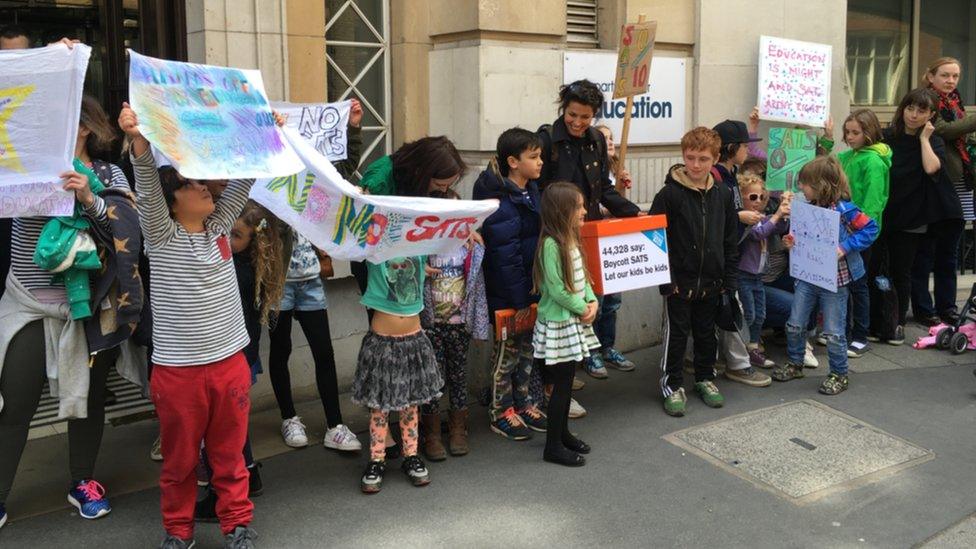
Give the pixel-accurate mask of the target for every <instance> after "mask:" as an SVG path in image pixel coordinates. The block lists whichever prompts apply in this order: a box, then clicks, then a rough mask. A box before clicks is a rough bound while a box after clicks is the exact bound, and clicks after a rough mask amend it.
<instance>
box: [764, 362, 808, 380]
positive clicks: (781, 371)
mask: <svg viewBox="0 0 976 549" xmlns="http://www.w3.org/2000/svg"><path fill="white" fill-rule="evenodd" d="M770 377H772V378H773V379H775V380H776V381H789V380H791V379H798V378H801V377H803V365H802V364H793V363H792V362H787V363H786V364H783V365H782V366H777V367H775V368H773V372H772V373H771V374H770Z"/></svg>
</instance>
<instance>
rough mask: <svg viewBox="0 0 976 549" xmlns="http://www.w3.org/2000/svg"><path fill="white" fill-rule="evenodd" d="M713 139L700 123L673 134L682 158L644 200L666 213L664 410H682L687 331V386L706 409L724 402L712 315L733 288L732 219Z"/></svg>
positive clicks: (735, 254)
mask: <svg viewBox="0 0 976 549" xmlns="http://www.w3.org/2000/svg"><path fill="white" fill-rule="evenodd" d="M721 144H722V140H721V138H720V137H719V135H718V133H716V132H715V131H713V130H710V129H708V128H705V127H698V128H695V129H693V130H691V131H689V132H688V133H686V134H685V135H684V137H682V138H681V155H682V156H683V157H684V161H685V163H684V164H683V165H681V164H678V165H675V166H673V167H672V168H671V170H670V171H669V172H668V176H667V179H666V180H665V182H664V187H663V188H662V189H661V190H660V191H659V192H658V193H657V195H656V196H655V197H654V202H653V203H652V204H651V210H650V213H651V214H664V215H666V216H667V219H668V228H667V235H668V259H669V262H670V269H671V284H667V285H665V286H662V287H661V293H662V294H663V295H664V296H665V304H664V309H665V313H666V314H667V324H666V325H665V326H666V329H665V333H664V338H665V347H664V357H663V358H662V361H661V362H662V364H661V366H662V369H663V370H664V377H662V378H661V390H662V392H663V394H664V411H665V413H667V414H668V415H671V416H683V415H684V413H685V406H686V403H687V397H685V391H684V388H683V387H682V384H683V381H684V379H683V372H682V361H683V357H684V351H685V345H686V344H687V342H688V336H689V334H690V335H693V336H694V353H695V359H694V365H695V391H696V392H698V394H699V395H701V398H702V400H703V401H704V402H705V404H706V405H708V406H710V407H712V408H720V407H722V405H724V403H725V399H724V397H723V396H722V394H721V393H719V391H718V388H717V387H716V386H715V383H713V380H714V379H715V370H714V365H715V354H716V350H717V340H716V337H715V317H716V313H717V310H718V308H719V305H720V303H721V299H722V294H723V293H731V292H733V291H734V290H735V287H736V278H735V268H736V264H737V262H738V247H737V241H738V239H737V224H738V218H737V216H736V212H735V206H734V205H733V201H732V195H731V193H730V192H729V189H728V188H727V187H726V186H725V185H723V184H722V183H721V182H717V181H715V179H714V177H713V176H712V174H711V170H712V166H713V165H714V164H715V161H716V160H717V159H718V156H719V148H720V147H721Z"/></svg>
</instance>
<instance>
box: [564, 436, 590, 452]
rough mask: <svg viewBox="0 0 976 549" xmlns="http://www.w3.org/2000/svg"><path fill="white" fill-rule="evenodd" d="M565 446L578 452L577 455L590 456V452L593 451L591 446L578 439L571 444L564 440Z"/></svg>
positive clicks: (571, 441)
mask: <svg viewBox="0 0 976 549" xmlns="http://www.w3.org/2000/svg"><path fill="white" fill-rule="evenodd" d="M563 446H564V447H565V448H566V449H567V450H572V451H574V452H576V453H577V454H589V453H590V450H591V448H590V445H589V444H587V443H585V442H583V441H582V440H580V439H578V438H574V439H572V440H570V441H569V442H567V441H565V440H564V441H563Z"/></svg>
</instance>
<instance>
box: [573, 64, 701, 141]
mask: <svg viewBox="0 0 976 549" xmlns="http://www.w3.org/2000/svg"><path fill="white" fill-rule="evenodd" d="M616 63H617V53H616V52H583V51H571V52H566V53H565V54H564V55H563V83H564V84H570V83H572V82H575V81H576V80H582V79H584V78H585V79H587V80H590V81H591V82H593V83H594V84H596V85H597V86H599V87H600V89H601V90H602V91H603V97H604V101H605V102H604V104H603V111H602V112H599V113H597V119H598V120H597V123H598V124H605V125H607V126H608V127H609V128H610V129H611V130H613V135H614V138H615V139H619V138H620V133H621V130H622V129H623V124H624V115H625V114H626V108H627V99H626V98H622V99H613V86H614V79H615V77H616V74H617V73H616V70H617V66H616ZM686 73H687V63H686V62H685V59H683V58H676V57H660V56H655V57H654V59H653V60H652V61H651V77H650V91H649V92H648V93H646V94H644V95H635V96H634V110H633V111H632V113H631V121H630V137H629V139H628V141H629V143H630V144H631V145H649V144H658V143H678V142H680V141H681V136H682V135H684V133H685V132H686V131H687V127H686V125H685V79H686Z"/></svg>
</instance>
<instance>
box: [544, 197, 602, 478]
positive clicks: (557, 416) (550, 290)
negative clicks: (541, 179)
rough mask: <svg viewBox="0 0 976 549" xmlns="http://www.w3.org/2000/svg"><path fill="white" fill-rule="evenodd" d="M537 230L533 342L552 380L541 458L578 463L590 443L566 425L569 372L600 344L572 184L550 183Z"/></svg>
mask: <svg viewBox="0 0 976 549" xmlns="http://www.w3.org/2000/svg"><path fill="white" fill-rule="evenodd" d="M541 210H542V216H541V217H542V231H541V234H540V236H539V247H538V248H537V251H536V258H535V265H534V267H533V272H532V278H533V284H534V288H533V290H532V291H533V293H535V292H538V293H539V294H540V296H541V298H540V299H539V309H538V317H537V320H536V324H535V332H534V333H533V335H532V345H533V347H534V356H535V358H536V359H539V360H542V361H543V362H544V363H545V369H544V373H545V374H546V375H547V377H548V378H549V379H548V383H549V384H551V385H552V387H553V389H552V396H551V397H550V398H549V421H548V424H547V427H546V448H545V451H544V452H543V454H542V458H543V459H544V460H546V461H549V462H552V463H558V464H561V465H568V466H570V467H579V466H582V465H585V464H586V460H585V459H584V458H583V456H582V455H580V454H587V453H589V452H590V447H589V446H588V445H587V444H586V443H585V442H583V441H582V440H579V439H578V438H576V437H574V436H573V435H572V433H570V432H569V430H568V429H567V428H566V423H567V419H568V417H569V401H570V392H571V389H572V385H573V372H574V371H575V370H576V368H577V367H578V366H579V365H580V363H581V362H582V361H583V359H585V358H586V357H588V356H590V351H591V350H592V349H599V348H600V341H599V340H598V339H597V337H596V334H595V333H594V332H593V321H594V319H595V318H596V312H597V300H596V295H594V294H593V289H592V288H591V287H590V281H589V275H588V274H587V272H586V267H585V266H584V264H583V253H582V251H581V249H580V227H581V226H582V225H583V219H584V218H585V217H586V207H585V206H584V204H583V195H582V194H581V193H580V192H579V189H578V188H577V187H576V186H575V185H573V184H572V183H553V184H551V185H550V186H549V187H548V188H547V189H546V192H545V193H544V194H543V195H542V207H541Z"/></svg>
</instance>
